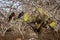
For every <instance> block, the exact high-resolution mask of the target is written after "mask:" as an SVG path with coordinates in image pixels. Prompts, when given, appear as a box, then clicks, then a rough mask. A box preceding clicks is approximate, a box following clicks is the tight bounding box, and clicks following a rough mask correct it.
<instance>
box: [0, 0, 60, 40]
mask: <svg viewBox="0 0 60 40" xmlns="http://www.w3.org/2000/svg"><path fill="white" fill-rule="evenodd" d="M9 1H10V0H9ZM9 1H8V2H9ZM12 1H14V2H13V3H12V5H11V6H9V7H2V8H0V12H1V13H0V40H60V32H59V33H58V32H57V33H56V32H55V31H53V30H47V29H46V28H42V29H41V33H39V34H38V33H36V32H34V31H33V29H32V28H31V26H30V25H28V24H26V23H25V22H23V20H22V19H16V20H12V21H11V22H7V18H8V16H9V15H10V13H11V12H12V11H14V12H15V13H16V15H18V14H19V13H20V12H21V11H23V12H25V13H29V15H35V14H36V13H37V8H39V7H42V8H43V9H44V10H46V11H48V14H49V17H53V19H55V20H56V22H57V26H56V28H55V29H56V30H59V31H60V0H17V1H16V0H12ZM15 3H17V4H18V5H16V6H17V7H14V4H15ZM4 8H5V9H7V8H9V11H6V10H4ZM2 9H3V10H2ZM21 18H23V17H21ZM9 28H12V31H10V32H7V29H9Z"/></svg>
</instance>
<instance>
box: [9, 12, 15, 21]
mask: <svg viewBox="0 0 60 40" xmlns="http://www.w3.org/2000/svg"><path fill="white" fill-rule="evenodd" d="M14 16H16V15H15V13H14V12H12V13H11V15H10V16H9V20H8V22H9V21H10V20H11V19H12V17H14Z"/></svg>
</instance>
